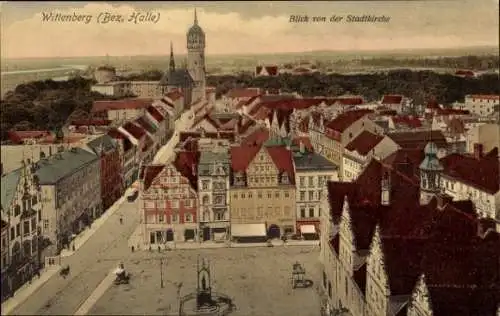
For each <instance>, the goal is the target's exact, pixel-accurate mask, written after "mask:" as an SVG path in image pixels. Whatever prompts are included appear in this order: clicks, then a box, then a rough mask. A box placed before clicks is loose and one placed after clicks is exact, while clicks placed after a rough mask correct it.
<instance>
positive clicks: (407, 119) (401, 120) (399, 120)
mask: <svg viewBox="0 0 500 316" xmlns="http://www.w3.org/2000/svg"><path fill="white" fill-rule="evenodd" d="M392 121H393V122H394V124H402V125H406V126H408V127H411V128H418V127H422V122H420V120H419V119H418V118H417V117H414V116H408V115H401V116H394V117H392Z"/></svg>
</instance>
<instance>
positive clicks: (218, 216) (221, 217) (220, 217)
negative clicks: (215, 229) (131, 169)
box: [215, 212, 225, 221]
mask: <svg viewBox="0 0 500 316" xmlns="http://www.w3.org/2000/svg"><path fill="white" fill-rule="evenodd" d="M224 213H225V212H217V213H215V220H216V221H223V220H224Z"/></svg>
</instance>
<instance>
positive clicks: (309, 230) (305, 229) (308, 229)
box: [300, 225, 316, 234]
mask: <svg viewBox="0 0 500 316" xmlns="http://www.w3.org/2000/svg"><path fill="white" fill-rule="evenodd" d="M300 232H301V233H302V234H316V227H314V225H302V226H300Z"/></svg>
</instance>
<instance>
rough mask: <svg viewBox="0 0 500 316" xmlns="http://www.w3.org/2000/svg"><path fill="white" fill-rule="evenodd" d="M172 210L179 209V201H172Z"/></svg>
mask: <svg viewBox="0 0 500 316" xmlns="http://www.w3.org/2000/svg"><path fill="white" fill-rule="evenodd" d="M172 208H179V201H178V200H175V201H172Z"/></svg>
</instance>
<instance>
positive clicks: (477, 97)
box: [468, 94, 500, 100]
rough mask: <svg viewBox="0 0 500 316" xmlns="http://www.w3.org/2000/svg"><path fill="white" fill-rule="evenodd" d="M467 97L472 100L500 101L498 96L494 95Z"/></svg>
mask: <svg viewBox="0 0 500 316" xmlns="http://www.w3.org/2000/svg"><path fill="white" fill-rule="evenodd" d="M468 97H470V98H474V99H488V100H500V95H495V94H472V95H468Z"/></svg>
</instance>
